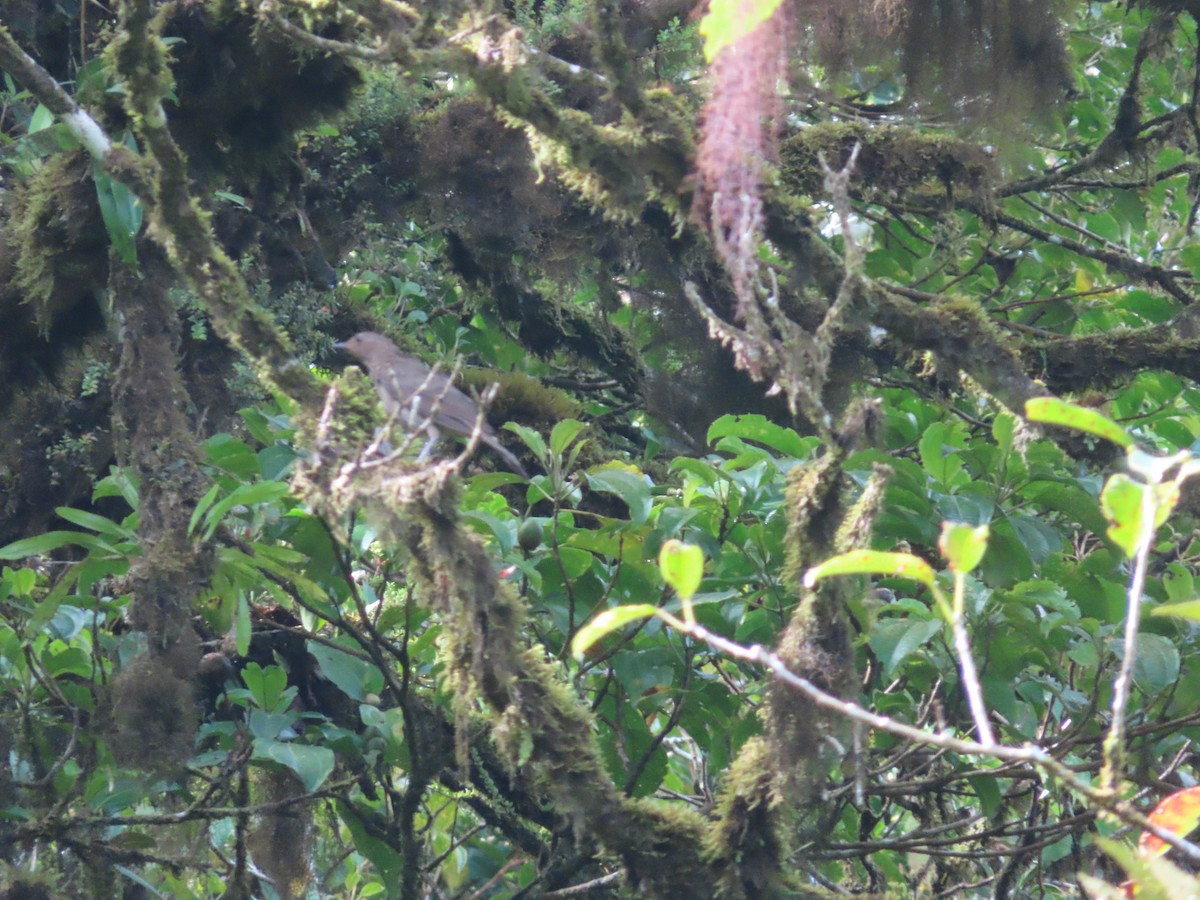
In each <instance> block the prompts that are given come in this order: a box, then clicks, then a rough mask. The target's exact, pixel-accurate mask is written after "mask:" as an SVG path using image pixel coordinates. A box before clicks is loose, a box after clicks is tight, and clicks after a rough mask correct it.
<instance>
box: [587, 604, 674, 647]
mask: <svg viewBox="0 0 1200 900" xmlns="http://www.w3.org/2000/svg"><path fill="white" fill-rule="evenodd" d="M656 615H658V607H657V606H654V605H653V604H650V603H633V604H630V605H629V606H618V607H616V608H614V609H606V610H604V612H602V613H600V615H598V616H596V618H594V619H592V621H590V622H588V623H587V624H586V625H584V626H583V627H582V628H580V629H579V631H577V632H575V637H574V638H573V639H572V640H571V652H572V653H574V654H575V657H576V658H580V657H582V656H583V654H584V653H586V652H587V649H588V647H590V646H592V644H594V643H596V641H598V640H600V639H601V638H602V637H604V636H605V635H606V634H608V633H609V632H612V631H616V630H617V629H618V628H621V627H623V626H625V625H628V624H629V623H630V622H635V621H637V620H638V619H645V618H649V617H650V616H656Z"/></svg>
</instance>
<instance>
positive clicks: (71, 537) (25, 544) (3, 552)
mask: <svg viewBox="0 0 1200 900" xmlns="http://www.w3.org/2000/svg"><path fill="white" fill-rule="evenodd" d="M70 544H75V545H76V546H79V547H86V548H87V549H88V550H93V551H96V552H99V553H106V554H110V555H113V556H120V555H121V553H120V551H118V550H117V548H116V547H114V546H112V545H111V544H109V543H106V542H105V541H102V540H100V538H98V537H95V536H93V535H90V534H85V533H84V532H82V531H47V532H46V533H45V534H39V535H37V536H36V537H31V538H24V539H22V540H19V541H13V542H12V543H11V544H6V545H5V546H3V547H0V559H24V558H25V557H27V556H40V555H41V554H43V553H49V552H50V551H51V550H57V549H58V548H59V547H66V546H68V545H70Z"/></svg>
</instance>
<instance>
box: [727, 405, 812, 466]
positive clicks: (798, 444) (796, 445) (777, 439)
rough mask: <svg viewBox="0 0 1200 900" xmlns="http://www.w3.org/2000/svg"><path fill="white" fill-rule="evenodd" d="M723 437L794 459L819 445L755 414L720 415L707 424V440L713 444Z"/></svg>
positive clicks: (808, 452)
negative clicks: (765, 448) (768, 448)
mask: <svg viewBox="0 0 1200 900" xmlns="http://www.w3.org/2000/svg"><path fill="white" fill-rule="evenodd" d="M723 437H736V438H741V439H742V440H746V441H753V442H754V443H756V444H762V445H764V446H766V447H770V448H771V449H772V450H776V451H778V452H779V454H780V455H781V456H787V457H791V458H793V459H807V458H808V457H810V456H812V453H813V448H814V447H815V446H818V442H817V441H815V440H813V439H812V438H802V437H800V435H798V434H797V433H796V432H795V431H793V430H792V429H791V428H784V427H783V426H782V425H776V424H775V423H774V422H772V421H771V420H770V419H768V418H767V417H766V416H762V415H758V414H746V415H740V416H732V415H726V416H721V418H719V419H717V420H716V421H715V422H713V423H712V425H710V426H709V429H708V438H707V440H708V443H709V445H712V444H714V443H716V442H717V441H718V440H720V439H721V438H723Z"/></svg>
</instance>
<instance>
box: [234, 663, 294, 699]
mask: <svg viewBox="0 0 1200 900" xmlns="http://www.w3.org/2000/svg"><path fill="white" fill-rule="evenodd" d="M242 681H243V682H244V683H245V685H246V687H247V689H248V690H249V691H250V696H251V697H252V698H253V699H254V702H255V703H256V704H257V705H258V706H259V707H261V708H262V709H265V710H268V711H270V710H273V709H275V707H276V706H278V705H279V702H280V700H281V699H283V694H284V690H285V689H286V688H287V673H286V672H285V671H284V670H283V668H282V667H280V666H267V667H266V668H265V669H264V668H263V667H262V666H260V665H259V664H258V663H256V662H250V663H246V665H245V667H244V668H243V669H242Z"/></svg>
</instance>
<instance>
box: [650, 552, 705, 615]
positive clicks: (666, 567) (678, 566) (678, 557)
mask: <svg viewBox="0 0 1200 900" xmlns="http://www.w3.org/2000/svg"><path fill="white" fill-rule="evenodd" d="M658 570H659V572H661V573H662V577H663V581H665V582H666V583H667V584H669V585H670V586H671V587H673V588H674V589H675V593H677V594H678V595H679V596H680V597H682V598H683V599H684V600H691V599H692V596H693V595H694V594H695V593H696V591H697V590H698V589H699V587H700V582H701V580H702V579H703V578H704V551H703V550H701V549H700V548H699V547H697V546H696V545H694V544H685V543H684V542H683V541H679V540H676V539H674V538H672V539H671V540H669V541H667V542H666V543H664V544H663V546H662V550H660V551H659V553H658Z"/></svg>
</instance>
